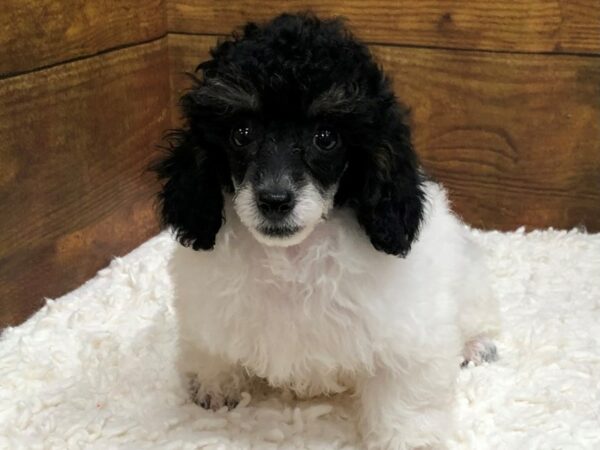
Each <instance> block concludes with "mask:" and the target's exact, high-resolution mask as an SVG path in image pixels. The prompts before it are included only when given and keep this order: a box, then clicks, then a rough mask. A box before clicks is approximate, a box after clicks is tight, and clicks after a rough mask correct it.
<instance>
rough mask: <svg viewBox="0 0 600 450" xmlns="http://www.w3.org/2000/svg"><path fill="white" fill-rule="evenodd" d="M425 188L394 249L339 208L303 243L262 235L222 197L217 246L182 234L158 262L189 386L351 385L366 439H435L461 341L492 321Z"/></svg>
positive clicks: (461, 231) (475, 259)
mask: <svg viewBox="0 0 600 450" xmlns="http://www.w3.org/2000/svg"><path fill="white" fill-rule="evenodd" d="M425 191H426V198H427V204H426V213H425V219H424V222H423V225H422V229H421V232H420V235H419V238H418V240H417V241H416V242H414V244H413V247H412V250H411V251H410V253H409V254H408V256H407V257H406V258H398V257H394V256H390V255H386V254H384V253H382V252H378V251H376V250H375V249H374V248H373V247H372V245H371V244H370V242H369V240H368V238H367V236H366V234H365V233H364V232H363V231H362V230H361V229H360V227H359V225H358V224H357V222H356V220H355V219H354V217H353V214H352V213H351V212H350V211H346V210H337V209H336V210H333V211H332V212H331V214H330V215H329V218H328V220H326V221H324V222H321V223H319V224H318V225H317V226H316V227H315V229H314V231H313V232H312V233H311V234H310V235H309V236H308V237H307V238H306V239H305V240H304V241H302V243H300V244H298V245H294V246H291V247H271V246H266V245H264V244H262V243H260V242H258V241H257V240H256V239H254V238H253V237H252V236H251V233H250V232H249V230H248V229H247V228H246V226H244V225H243V224H242V223H241V222H240V219H239V218H238V216H237V214H236V213H235V212H234V210H233V207H232V205H231V201H230V200H229V201H228V203H227V205H226V212H225V214H226V223H225V225H224V226H223V228H222V229H221V231H220V232H219V235H218V237H217V243H216V246H215V249H214V250H213V251H210V252H201V251H200V252H197V251H193V250H190V249H188V248H184V247H181V246H180V247H178V248H177V249H176V251H175V253H174V256H173V258H172V260H171V262H170V266H169V270H170V272H171V274H172V276H173V280H174V286H175V290H176V297H175V311H176V314H177V316H178V322H179V327H180V328H179V336H180V355H179V363H180V369H181V371H182V373H184V374H186V375H187V376H193V377H194V380H195V389H196V390H195V395H196V396H197V400H198V401H199V402H208V403H209V405H207V406H210V407H212V408H218V407H220V406H222V405H223V404H225V403H230V402H235V401H236V400H237V399H238V398H239V394H240V393H241V392H242V391H245V390H248V389H251V385H252V383H253V382H254V381H255V379H256V378H257V377H260V378H263V379H266V381H267V382H268V383H269V384H270V385H272V386H275V387H281V388H285V389H291V390H292V391H293V392H295V393H296V394H297V395H298V396H301V397H304V396H313V395H316V394H322V393H329V394H331V393H338V392H342V391H349V392H351V393H353V394H354V395H355V398H356V403H357V409H356V410H357V414H358V421H359V424H360V429H361V431H362V435H363V438H364V442H365V444H366V446H367V447H368V448H369V449H410V448H421V447H422V448H440V447H441V448H443V445H444V444H443V443H444V441H445V438H446V436H447V435H448V433H449V432H450V430H451V428H452V426H453V425H452V404H453V394H454V384H455V380H456V378H457V376H458V371H459V366H460V363H461V361H462V358H461V354H462V351H463V346H464V344H465V343H467V342H469V341H471V342H472V341H473V340H474V339H475V340H478V339H480V338H481V337H482V336H485V335H487V336H490V335H491V334H493V333H494V332H495V331H496V330H497V328H498V323H497V317H498V315H497V312H496V304H495V301H494V297H493V295H492V293H491V292H490V287H489V283H488V278H487V274H486V269H485V267H484V263H483V260H482V258H481V256H480V254H479V250H478V248H477V247H476V245H475V244H474V243H473V242H471V241H470V240H469V238H468V233H467V231H466V229H465V228H464V227H463V225H462V224H461V222H460V221H459V220H458V219H457V218H456V217H455V216H454V215H453V214H452V212H451V211H450V209H449V206H448V201H447V198H446V195H445V192H444V190H443V189H442V188H441V187H440V186H439V185H437V184H434V183H431V182H430V183H427V184H426V187H425ZM468 347H469V348H474V346H473V345H472V344H470V345H469V346H468Z"/></svg>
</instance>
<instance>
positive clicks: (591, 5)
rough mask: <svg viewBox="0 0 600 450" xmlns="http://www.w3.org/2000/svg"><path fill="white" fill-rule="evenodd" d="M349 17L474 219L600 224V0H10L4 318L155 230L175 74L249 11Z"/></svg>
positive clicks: (2, 106) (6, 15) (0, 20)
mask: <svg viewBox="0 0 600 450" xmlns="http://www.w3.org/2000/svg"><path fill="white" fill-rule="evenodd" d="M306 9H312V10H314V11H315V12H317V13H319V14H320V15H322V16H339V15H341V16H344V17H346V18H347V19H348V24H349V26H350V27H351V28H352V29H353V30H354V32H355V34H356V35H357V36H359V37H360V38H361V39H363V40H364V41H365V42H367V43H369V44H371V48H372V50H373V53H374V54H375V55H376V57H377V58H378V60H379V61H380V63H381V64H382V66H383V67H384V69H385V70H386V71H387V72H388V73H389V74H390V75H392V77H393V79H394V85H395V89H396V92H397V95H398V97H399V98H401V99H402V100H403V101H404V102H405V103H407V104H408V105H410V107H411V109H412V120H413V128H414V137H415V146H416V148H417V151H418V153H419V154H420V156H421V159H422V161H423V164H424V166H425V167H426V168H427V169H428V170H429V171H430V172H431V173H432V174H433V175H434V176H435V177H437V178H438V179H439V180H441V181H443V182H444V184H445V185H446V186H447V187H448V189H449V191H450V195H451V199H452V201H453V202H454V205H455V208H456V210H457V212H458V213H459V214H460V215H461V216H462V217H463V218H464V219H465V220H466V221H467V222H468V223H470V224H472V225H474V226H477V227H481V228H486V229H501V230H511V229H515V228H517V227H519V226H521V225H524V226H526V227H528V228H538V227H549V226H553V227H557V228H571V227H575V226H579V225H583V226H586V227H587V228H588V229H589V230H590V231H600V2H597V1H596V0H564V1H559V0H528V1H521V0H507V1H503V2H483V1H459V0H454V1H433V0H410V1H399V0H370V1H364V0H350V1H341V0H323V1H315V0H312V1H296V0H283V1H280V0H263V1H254V0H246V1H227V2H225V1H218V0H213V1H208V0H149V1H141V0H131V1H129V2H120V1H116V0H107V1H103V2H94V1H91V0H61V1H56V0H36V1H33V0H6V1H5V4H4V7H3V12H2V13H0V48H2V49H3V53H2V56H1V57H0V327H1V326H3V325H10V324H16V323H19V322H20V321H22V320H24V319H25V318H26V317H27V316H28V315H30V314H31V313H32V312H34V311H35V310H36V309H37V308H38V307H39V306H40V305H41V304H43V298H44V297H56V296H59V295H61V294H63V293H64V292H66V291H68V290H70V289H72V288H74V287H76V286H77V285H79V284H80V283H82V282H83V281H84V280H85V279H87V278H89V277H91V276H92V275H93V274H94V273H95V272H96V271H97V270H98V269H99V268H101V267H102V266H104V265H105V264H106V263H107V262H108V261H109V260H110V258H111V257H112V256H115V255H121V254H124V253H126V252H127V251H129V250H130V249H132V248H134V247H135V246H136V245H138V244H139V243H141V242H142V241H144V240H145V239H147V238H148V237H150V236H151V235H152V234H154V233H155V232H156V231H157V230H158V225H157V222H156V217H155V213H154V209H153V195H154V193H155V191H156V190H157V189H158V186H157V185H156V183H155V181H154V180H153V178H152V177H151V176H150V175H149V174H148V173H146V172H145V168H146V167H147V165H148V163H149V162H150V161H151V160H152V158H154V157H155V156H156V153H155V145H156V144H157V143H159V141H160V137H161V134H162V132H163V131H164V130H165V129H167V128H169V127H172V126H174V125H175V124H177V123H178V113H177V110H176V107H175V105H176V101H177V98H178V96H179V95H180V93H181V92H182V90H183V89H185V88H186V86H187V83H188V81H187V78H186V77H184V76H183V75H182V74H183V72H185V71H191V70H193V68H194V67H195V66H196V65H197V64H198V62H200V61H201V60H203V59H205V58H207V55H208V50H209V48H210V47H211V46H213V45H214V44H215V43H216V41H217V40H218V39H219V38H220V37H222V36H223V35H225V34H226V33H229V32H230V31H231V30H232V29H233V28H235V27H237V26H239V25H240V24H242V23H244V22H246V21H248V20H259V21H260V20H266V19H268V18H269V17H271V16H273V15H275V14H277V13H279V12H282V11H284V10H289V11H298V10H306Z"/></svg>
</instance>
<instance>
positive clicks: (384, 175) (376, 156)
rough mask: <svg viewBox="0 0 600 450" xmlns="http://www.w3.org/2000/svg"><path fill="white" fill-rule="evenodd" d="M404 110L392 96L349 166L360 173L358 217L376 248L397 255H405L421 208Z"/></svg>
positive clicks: (415, 232)
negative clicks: (355, 161)
mask: <svg viewBox="0 0 600 450" xmlns="http://www.w3.org/2000/svg"><path fill="white" fill-rule="evenodd" d="M407 115H408V113H407V111H406V110H404V109H403V108H402V107H400V105H398V104H397V103H396V101H395V100H394V101H393V102H392V104H391V105H390V106H389V108H388V109H387V111H386V112H385V114H384V117H383V118H382V124H383V127H382V128H380V131H379V134H378V136H375V137H374V141H375V142H374V143H373V144H374V145H373V147H371V148H369V149H365V150H366V151H364V150H363V151H362V152H360V153H361V157H360V158H359V159H358V164H359V167H358V168H356V167H355V168H354V171H355V175H356V172H360V173H361V174H362V176H359V177H358V178H359V179H362V180H361V181H362V182H361V184H362V186H361V187H359V189H358V190H357V191H356V194H355V198H353V199H352V203H353V204H354V207H355V209H356V212H357V217H358V221H359V223H360V225H361V226H362V227H363V228H364V229H365V231H366V232H367V234H368V235H369V238H370V239H371V243H372V244H373V246H374V247H375V248H376V249H377V250H380V251H383V252H385V253H388V254H391V255H397V256H406V254H407V253H408V252H409V250H410V247H411V244H412V243H413V241H414V240H415V239H416V238H417V236H418V232H419V227H420V224H421V221H422V218H423V208H424V192H423V176H422V174H421V173H420V171H419V163H418V159H417V156H416V154H415V152H414V150H413V147H412V144H411V137H410V128H409V126H408V124H407V122H406V116H407ZM349 169H350V167H349Z"/></svg>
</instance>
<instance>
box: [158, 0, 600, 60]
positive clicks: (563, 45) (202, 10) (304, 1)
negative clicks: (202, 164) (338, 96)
mask: <svg viewBox="0 0 600 450" xmlns="http://www.w3.org/2000/svg"><path fill="white" fill-rule="evenodd" d="M167 8H168V22H169V23H168V28H169V31H170V32H186V33H199V34H227V33H229V32H230V31H231V30H232V29H233V28H234V27H238V26H240V25H241V24H243V23H244V22H246V21H248V20H258V21H263V20H267V19H269V18H270V17H272V16H274V15H276V14H279V13H281V12H284V11H299V10H307V9H310V10H313V11H315V12H316V13H318V14H320V15H323V16H344V17H346V18H347V19H349V21H350V25H351V27H352V28H353V29H354V30H355V31H356V33H357V34H358V35H359V36H360V37H361V38H363V39H364V40H366V41H368V42H377V43H394V44H406V45H420V46H435V47H444V48H446V47H452V48H468V49H486V50H503V51H522V52H558V53H560V52H578V53H579V52H581V53H599V52H600V2H599V1H598V0H528V1H522V0H505V1H501V2H498V1H474V0H471V1H464V0H450V1H439V0H403V1H398V0H372V1H364V0H349V1H340V0H240V1H220V0H168V2H167Z"/></svg>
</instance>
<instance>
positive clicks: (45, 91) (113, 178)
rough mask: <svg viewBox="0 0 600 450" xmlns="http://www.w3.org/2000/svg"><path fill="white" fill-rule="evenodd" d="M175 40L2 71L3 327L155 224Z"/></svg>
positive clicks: (0, 294) (75, 281)
mask: <svg viewBox="0 0 600 450" xmlns="http://www.w3.org/2000/svg"><path fill="white" fill-rule="evenodd" d="M168 77H169V73H168V59H167V46H166V39H162V40H161V41H157V42H153V43H150V44H144V45H139V46H135V47H131V48H127V49H124V50H119V51H115V52H110V53H106V54H103V55H101V56H97V57H93V58H88V59H85V60H82V61H77V62H73V63H69V64H65V65H61V66H57V67H54V68H51V69H47V70H42V71H36V72H34V73H30V74H27V75H22V76H18V77H14V78H9V79H4V80H0V136H2V140H1V141H0V327H1V326H2V325H7V324H16V323H18V322H19V321H21V320H23V319H24V318H26V316H27V315H28V314H30V313H31V312H33V311H34V310H35V309H36V308H37V307H38V306H39V305H40V301H41V299H42V297H56V296H59V295H61V294H63V293H65V292H66V291H68V290H70V289H72V288H75V287H77V286H78V285H79V284H80V283H82V282H83V281H85V280H86V279H88V278H89V277H91V276H93V275H94V273H95V272H96V271H97V270H98V269H100V268H101V267H102V266H104V265H106V264H107V262H108V261H109V260H110V258H111V257H112V256H114V255H122V254H124V253H126V252H128V251H129V250H131V249H132V248H134V247H135V246H137V245H139V244H140V243H141V242H143V241H144V240H145V239H147V238H148V237H150V236H151V235H152V234H154V233H155V232H156V231H157V230H158V227H157V221H156V218H155V214H154V208H153V205H154V193H155V192H156V191H157V190H158V185H157V184H156V182H155V180H154V177H153V176H151V175H150V174H147V173H145V168H146V167H147V165H148V164H149V162H150V160H151V159H152V158H153V157H154V156H156V153H155V151H154V148H155V145H156V144H157V143H158V142H159V140H160V137H161V134H162V132H163V130H165V129H166V128H168V127H169V126H170V115H169V114H170V112H169V110H168V96H169V84H168Z"/></svg>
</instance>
